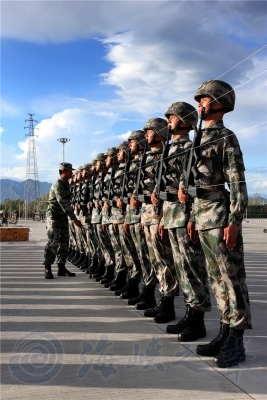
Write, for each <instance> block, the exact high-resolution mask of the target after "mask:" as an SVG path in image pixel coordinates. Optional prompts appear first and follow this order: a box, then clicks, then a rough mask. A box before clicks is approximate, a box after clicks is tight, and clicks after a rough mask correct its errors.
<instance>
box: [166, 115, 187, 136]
mask: <svg viewBox="0 0 267 400" xmlns="http://www.w3.org/2000/svg"><path fill="white" fill-rule="evenodd" d="M181 122H182V121H181V120H180V119H179V121H178V124H177V126H176V128H174V129H170V133H171V135H175V133H178V132H179V131H188V130H189V129H190V127H189V126H184V127H183V128H182V127H181V126H180V125H181Z"/></svg>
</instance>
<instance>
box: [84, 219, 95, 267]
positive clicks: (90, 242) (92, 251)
mask: <svg viewBox="0 0 267 400" xmlns="http://www.w3.org/2000/svg"><path fill="white" fill-rule="evenodd" d="M84 226H85V228H86V237H87V245H88V254H87V255H88V258H89V260H90V261H91V260H96V258H97V255H96V248H95V243H94V240H93V236H94V235H93V232H94V231H93V225H92V224H91V221H90V220H89V218H87V217H85V222H84Z"/></svg>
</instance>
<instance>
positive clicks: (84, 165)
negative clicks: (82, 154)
mask: <svg viewBox="0 0 267 400" xmlns="http://www.w3.org/2000/svg"><path fill="white" fill-rule="evenodd" d="M92 165H93V162H91V163H86V164H83V165H82V166H81V168H82V170H85V171H87V172H89V171H90V168H91V167H92Z"/></svg>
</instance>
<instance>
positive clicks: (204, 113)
mask: <svg viewBox="0 0 267 400" xmlns="http://www.w3.org/2000/svg"><path fill="white" fill-rule="evenodd" d="M203 108H204V107H202V110H203ZM204 110H205V109H204ZM222 111H225V109H224V107H222V108H218V109H216V110H215V109H214V108H213V103H211V105H210V109H209V111H208V112H205V111H204V112H203V111H201V115H202V119H203V120H204V121H205V119H207V118H208V117H209V116H210V115H213V114H217V113H220V112H222Z"/></svg>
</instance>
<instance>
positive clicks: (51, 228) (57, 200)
mask: <svg viewBox="0 0 267 400" xmlns="http://www.w3.org/2000/svg"><path fill="white" fill-rule="evenodd" d="M72 171H73V168H72V165H71V164H69V163H61V164H59V175H60V178H58V179H57V180H56V182H54V183H53V185H52V187H51V189H50V192H49V199H48V201H49V205H48V209H47V213H46V216H47V237H48V242H47V244H46V246H45V251H44V263H43V264H44V266H45V278H46V279H53V278H54V276H53V273H52V270H51V266H52V264H53V263H54V262H55V259H56V257H57V261H58V276H75V273H73V272H70V271H68V270H67V269H66V266H65V264H66V259H67V255H68V248H69V227H68V217H69V218H70V220H71V221H72V222H73V223H74V224H75V225H76V226H78V227H79V228H82V224H81V222H80V221H79V220H78V219H77V218H76V216H75V214H74V212H73V209H72V208H71V205H70V196H71V195H70V188H69V182H68V181H69V179H70V178H71V177H72Z"/></svg>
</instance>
